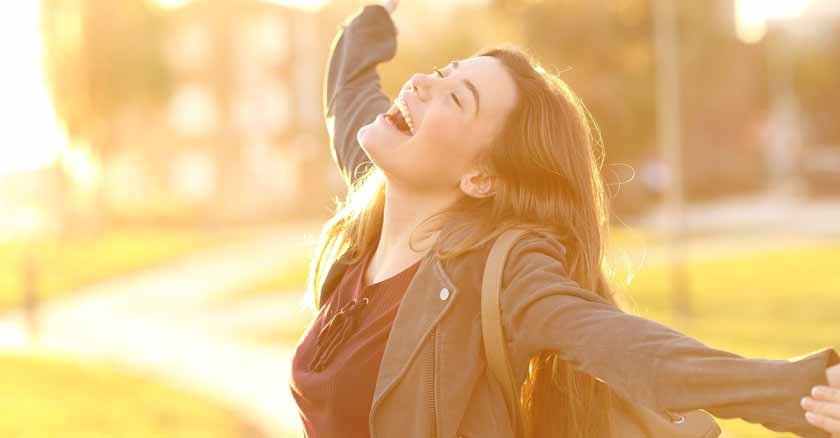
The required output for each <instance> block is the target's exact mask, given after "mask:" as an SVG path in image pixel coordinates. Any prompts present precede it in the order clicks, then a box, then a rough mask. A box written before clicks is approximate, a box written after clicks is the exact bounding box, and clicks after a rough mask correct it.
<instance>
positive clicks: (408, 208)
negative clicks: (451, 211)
mask: <svg viewBox="0 0 840 438" xmlns="http://www.w3.org/2000/svg"><path fill="white" fill-rule="evenodd" d="M454 196H455V194H453V195H445V196H441V195H440V194H431V193H420V194H418V193H414V192H408V191H405V190H402V189H400V188H397V187H394V186H392V185H390V184H386V186H385V206H384V214H383V218H382V232H381V234H380V236H379V245H378V247H377V248H376V253H375V256H374V258H376V259H378V260H392V259H404V258H416V257H418V256H420V255H422V254H424V253H425V252H426V251H427V250H428V249H429V248H430V247H431V245H432V244H434V242H435V241H436V240H437V236H438V234H439V233H440V226H441V225H442V223H441V219H435V220H432V221H428V222H427V223H425V224H423V226H422V227H421V228H418V226H419V225H420V224H421V222H423V221H424V220H425V219H427V218H429V217H430V216H432V215H433V214H435V213H438V212H440V211H442V210H444V209H445V208H446V207H448V206H449V205H451V204H452V203H453V202H454V201H455V200H456V198H455V197H454ZM415 229H416V233H415V241H414V243H415V249H416V251H415V250H414V249H412V248H411V247H410V246H409V239H410V237H411V235H412V232H414V231H415Z"/></svg>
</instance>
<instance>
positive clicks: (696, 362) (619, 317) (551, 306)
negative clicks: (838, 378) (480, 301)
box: [500, 235, 840, 438]
mask: <svg viewBox="0 0 840 438" xmlns="http://www.w3.org/2000/svg"><path fill="white" fill-rule="evenodd" d="M564 255H565V247H564V246H563V245H562V244H560V243H558V242H556V241H552V240H549V239H547V238H533V237H530V236H529V235H525V237H523V238H522V239H520V240H519V241H518V242H517V243H516V245H514V247H513V248H512V250H511V253H510V255H509V257H508V259H507V260H508V262H507V264H506V266H505V270H504V273H503V279H502V291H501V293H500V300H501V303H500V306H501V312H502V324H503V328H504V331H505V337H506V341H507V346H508V351H509V352H510V356H511V361H512V367H513V369H514V372H515V373H516V377H517V378H518V379H519V380H518V381H520V382H521V381H523V380H524V378H525V376H526V375H527V366H528V365H527V364H528V358H529V357H530V356H532V355H534V354H537V353H539V352H540V351H544V350H548V351H553V352H556V353H558V354H559V355H560V357H561V358H562V359H563V360H565V361H568V362H570V363H571V364H572V365H573V366H574V367H575V368H576V369H578V370H580V371H583V372H586V373H588V374H590V375H592V376H594V377H595V378H597V379H599V380H601V381H603V382H605V383H606V384H608V385H609V386H610V387H611V389H613V390H614V391H615V392H616V393H618V394H619V395H621V396H622V397H623V398H625V399H626V400H630V401H632V402H633V403H636V404H640V405H642V406H645V407H648V408H650V409H652V410H654V411H656V412H660V413H664V412H665V410H670V411H685V410H693V409H705V410H706V411H708V412H710V413H711V414H713V415H715V416H717V417H719V418H735V417H739V418H742V419H744V420H746V421H749V422H752V423H759V424H761V425H762V426H764V427H766V428H767V429H770V430H774V431H778V432H792V433H796V434H798V435H800V436H803V437H820V438H828V437H829V434H828V433H827V432H825V431H823V430H822V429H819V428H817V427H815V426H812V425H811V424H810V423H808V422H807V421H806V420H805V418H804V412H805V411H804V410H803V409H802V408H801V406H800V405H799V401H800V399H801V398H802V397H803V396H806V395H808V394H809V392H810V390H811V387H812V386H814V385H818V384H821V385H827V384H828V382H827V376H826V368H827V367H829V366H831V365H833V364H836V363H838V362H840V357H838V355H837V352H836V351H835V350H833V349H831V348H824V349H822V350H819V351H816V352H813V353H810V354H807V355H803V356H800V357H797V358H793V359H789V360H782V359H749V358H744V357H741V356H739V355H737V354H733V353H730V352H727V351H723V350H718V349H715V348H711V347H709V346H707V345H704V344H703V343H701V342H699V341H698V340H696V339H694V338H691V337H689V336H686V335H684V334H682V333H680V332H678V331H676V330H673V329H671V328H669V327H667V326H665V325H662V324H660V323H657V322H655V321H653V320H650V319H646V318H643V317H640V316H636V315H632V314H629V313H626V312H624V311H622V310H620V309H619V308H617V307H616V306H615V305H613V304H612V303H610V302H608V301H607V300H605V299H604V298H602V297H601V296H600V295H598V294H596V293H594V292H592V291H589V290H587V289H584V288H582V287H580V286H579V285H578V284H577V283H576V282H575V281H573V280H571V279H570V278H569V276H568V275H567V272H566V270H565V268H564V264H563V262H562V261H563V260H564ZM768 335H769V333H768Z"/></svg>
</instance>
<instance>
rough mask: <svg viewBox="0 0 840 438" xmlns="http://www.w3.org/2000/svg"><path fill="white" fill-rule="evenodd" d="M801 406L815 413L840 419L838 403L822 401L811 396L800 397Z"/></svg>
mask: <svg viewBox="0 0 840 438" xmlns="http://www.w3.org/2000/svg"><path fill="white" fill-rule="evenodd" d="M802 407H803V408H805V409H806V410H808V411H811V412H813V413H815V414H820V415H825V416H826V417H829V418H834V419H837V420H840V403H832V402H823V401H818V400H814V399H812V398H811V397H803V398H802Z"/></svg>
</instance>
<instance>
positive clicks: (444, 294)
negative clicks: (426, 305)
mask: <svg viewBox="0 0 840 438" xmlns="http://www.w3.org/2000/svg"><path fill="white" fill-rule="evenodd" d="M447 298H449V289H447V288H443V289H441V290H440V299H441V301H446V300H447Z"/></svg>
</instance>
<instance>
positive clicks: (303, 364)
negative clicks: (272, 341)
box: [289, 249, 420, 438]
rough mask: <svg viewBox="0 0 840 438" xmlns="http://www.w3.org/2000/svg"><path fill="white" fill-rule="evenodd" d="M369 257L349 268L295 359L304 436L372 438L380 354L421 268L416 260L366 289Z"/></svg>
mask: <svg viewBox="0 0 840 438" xmlns="http://www.w3.org/2000/svg"><path fill="white" fill-rule="evenodd" d="M374 250H375V249H374ZM371 254H373V251H372V252H371V253H369V254H367V255H366V256H365V257H363V258H362V259H361V260H360V261H359V262H358V263H356V264H355V265H353V266H349V267H348V268H347V271H345V273H344V277H343V278H342V279H341V281H340V283H339V284H338V286H337V287H336V290H335V291H334V292H333V293H331V294H330V296H329V298H328V299H327V300H326V302H325V303H324V304H323V306H322V307H321V310H320V311H319V312H318V315H317V316H316V317H315V319H314V320H313V321H312V323H311V324H310V325H309V327H308V328H307V329H306V332H305V333H304V334H303V336H302V338H301V340H300V341H299V343H298V345H297V347H296V349H295V352H294V356H293V357H292V373H291V378H290V379H289V386H290V387H291V390H292V396H293V397H294V398H295V401H296V402H297V405H298V412H299V413H300V417H301V420H303V426H304V436H305V437H310V438H333V437H336V438H337V437H342V438H352V437H364V438H367V437H369V436H370V430H369V425H368V418H369V413H370V407H371V404H372V402H373V391H374V388H375V387H376V377H377V374H378V373H379V364H380V362H381V360H382V353H383V352H384V350H385V343H386V342H387V341H388V335H389V334H390V332H391V325H392V324H393V322H394V317H395V316H396V314H397V309H398V308H399V305H400V301H401V300H402V297H403V294H404V293H405V290H406V288H407V287H408V284H409V283H410V282H411V279H412V277H414V273H415V271H416V270H417V268H418V267H419V266H420V260H418V261H417V263H415V264H414V265H412V266H410V267H408V268H406V269H405V270H403V271H402V272H400V273H398V274H395V275H394V276H392V277H390V278H387V279H385V280H382V281H380V282H377V283H374V284H370V285H367V286H363V280H364V273H365V271H366V268H367V263H368V261H369V259H370V255H371ZM354 299H355V300H354ZM342 310H343V313H342V312H341V311H342Z"/></svg>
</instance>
